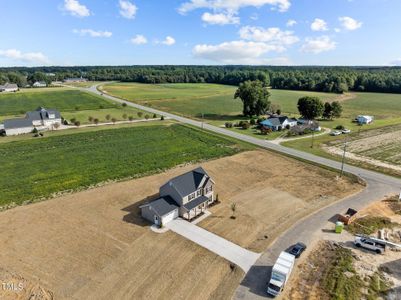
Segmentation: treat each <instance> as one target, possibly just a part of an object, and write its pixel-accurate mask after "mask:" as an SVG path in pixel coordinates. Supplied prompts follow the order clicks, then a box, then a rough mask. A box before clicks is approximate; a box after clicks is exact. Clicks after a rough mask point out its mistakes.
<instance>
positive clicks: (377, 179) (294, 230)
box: [88, 86, 401, 299]
mask: <svg viewBox="0 0 401 300" xmlns="http://www.w3.org/2000/svg"><path fill="white" fill-rule="evenodd" d="M88 90H89V91H90V92H93V93H96V94H101V93H100V92H99V91H98V90H97V87H96V86H94V87H91V88H90V89H88ZM103 96H104V97H106V98H108V99H110V100H113V101H116V102H120V103H124V102H125V103H127V105H129V106H132V107H136V108H138V109H141V110H144V111H148V112H150V113H155V114H159V115H164V116H167V117H169V118H171V119H174V120H177V121H179V122H182V123H186V124H190V125H193V126H196V127H200V128H204V129H207V130H209V131H212V132H216V133H219V134H223V135H226V136H229V137H233V138H236V139H239V140H242V141H245V142H248V143H251V144H254V145H257V146H260V147H262V148H265V149H269V150H273V151H277V152H280V153H283V154H286V155H289V156H293V157H296V158H300V159H303V160H306V161H310V162H313V163H317V164H321V165H324V166H328V167H331V168H334V169H337V170H340V169H341V163H340V162H337V161H333V160H330V159H327V158H323V157H319V156H315V155H313V154H310V153H306V152H302V151H299V150H295V149H291V148H286V147H284V146H281V145H276V144H274V143H271V142H268V141H265V140H261V139H258V138H254V137H252V136H248V135H244V134H241V133H238V132H234V131H230V130H227V129H225V128H220V127H216V126H212V125H209V124H204V123H202V122H199V121H195V120H191V119H188V118H185V117H181V116H177V115H174V114H171V113H167V112H163V111H160V110H157V109H153V108H149V107H146V106H142V105H139V104H135V103H131V102H128V101H124V100H121V99H118V98H116V97H112V96H110V95H106V94H104V95H103ZM344 171H346V172H349V173H352V174H354V175H357V176H359V177H360V178H362V179H363V180H365V181H366V183H367V188H366V189H364V190H363V191H362V192H361V193H359V194H357V195H355V196H353V197H350V198H347V199H344V200H343V201H341V202H337V203H335V204H333V205H331V206H329V207H326V208H324V209H322V210H320V211H318V212H316V213H314V214H312V215H311V216H309V217H307V218H305V219H303V220H300V221H299V222H298V223H296V224H295V225H294V226H293V227H291V228H290V229H289V230H288V231H287V232H285V233H284V234H282V235H281V236H280V237H279V238H278V239H277V240H276V241H275V242H274V243H273V244H272V245H271V246H270V247H269V248H268V249H267V251H266V252H265V253H263V254H262V256H261V257H260V258H259V259H258V261H257V262H256V263H255V264H254V266H252V268H251V269H250V270H249V272H248V273H247V275H246V277H245V278H244V279H243V281H242V282H241V285H240V286H239V287H238V289H237V291H236V293H235V295H234V299H259V298H266V297H267V295H266V292H265V289H266V282H267V280H268V277H269V272H270V270H271V267H272V265H273V264H274V261H275V260H276V259H277V257H278V255H279V253H280V252H281V251H282V250H284V249H286V248H288V246H290V245H292V244H294V243H295V242H297V241H304V242H305V243H307V244H308V243H309V242H310V241H311V240H312V239H313V235H314V234H316V233H317V232H319V230H321V228H322V227H323V226H324V225H325V224H326V223H327V221H328V220H330V219H332V218H333V216H335V215H336V214H337V213H339V212H342V211H344V210H346V209H347V208H348V207H353V208H356V209H359V208H361V207H363V206H366V205H368V204H370V203H372V202H374V201H376V200H378V199H380V198H382V197H384V196H385V195H388V194H392V193H396V192H399V190H400V188H401V180H400V179H397V178H394V177H390V176H387V175H384V174H381V173H377V172H373V171H369V170H365V169H362V168H358V167H354V166H350V165H345V167H344ZM311 184H313V183H311ZM305 188H307V187H305Z"/></svg>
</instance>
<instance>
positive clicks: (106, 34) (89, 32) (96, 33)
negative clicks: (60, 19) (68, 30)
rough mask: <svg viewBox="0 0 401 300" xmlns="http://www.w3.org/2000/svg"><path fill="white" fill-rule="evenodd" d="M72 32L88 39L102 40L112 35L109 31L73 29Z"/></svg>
mask: <svg viewBox="0 0 401 300" xmlns="http://www.w3.org/2000/svg"><path fill="white" fill-rule="evenodd" d="M73 32H74V33H76V34H79V35H81V36H87V35H89V36H90V37H102V38H109V37H111V36H112V35H113V33H112V32H110V31H96V30H92V29H79V30H78V29H74V30H73Z"/></svg>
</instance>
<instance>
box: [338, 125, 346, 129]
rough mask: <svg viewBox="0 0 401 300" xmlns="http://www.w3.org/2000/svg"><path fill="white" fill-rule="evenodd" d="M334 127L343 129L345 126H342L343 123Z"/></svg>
mask: <svg viewBox="0 0 401 300" xmlns="http://www.w3.org/2000/svg"><path fill="white" fill-rule="evenodd" d="M336 129H337V130H344V129H345V127H344V126H343V125H337V127H336Z"/></svg>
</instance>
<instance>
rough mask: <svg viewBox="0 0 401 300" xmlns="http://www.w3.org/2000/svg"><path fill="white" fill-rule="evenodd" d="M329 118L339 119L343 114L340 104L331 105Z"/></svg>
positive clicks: (333, 103) (336, 102)
mask: <svg viewBox="0 0 401 300" xmlns="http://www.w3.org/2000/svg"><path fill="white" fill-rule="evenodd" d="M331 109H332V111H331V116H332V118H340V117H341V114H342V113H343V107H342V105H341V103H340V102H338V101H334V102H332V103H331Z"/></svg>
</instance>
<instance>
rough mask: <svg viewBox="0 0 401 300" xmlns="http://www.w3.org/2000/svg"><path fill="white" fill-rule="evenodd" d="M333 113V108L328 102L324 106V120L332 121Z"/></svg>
mask: <svg viewBox="0 0 401 300" xmlns="http://www.w3.org/2000/svg"><path fill="white" fill-rule="evenodd" d="M332 113H333V107H332V106H331V104H330V102H326V103H325V104H324V110H323V118H325V119H332V118H333V116H332Z"/></svg>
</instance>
